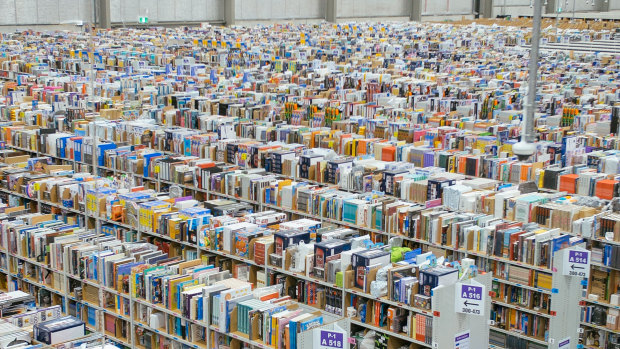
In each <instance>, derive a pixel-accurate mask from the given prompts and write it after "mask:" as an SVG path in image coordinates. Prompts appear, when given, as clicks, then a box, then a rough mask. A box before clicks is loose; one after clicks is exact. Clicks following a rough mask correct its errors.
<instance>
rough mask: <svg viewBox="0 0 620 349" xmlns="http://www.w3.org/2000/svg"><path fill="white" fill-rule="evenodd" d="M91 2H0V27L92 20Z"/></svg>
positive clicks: (39, 0)
mask: <svg viewBox="0 0 620 349" xmlns="http://www.w3.org/2000/svg"><path fill="white" fill-rule="evenodd" d="M91 4H92V0H0V25H27V26H35V25H48V24H62V23H63V22H65V23H66V22H68V21H76V20H82V21H89V20H91V19H92V13H93V10H92V8H91Z"/></svg>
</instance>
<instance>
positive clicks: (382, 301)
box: [346, 289, 433, 316]
mask: <svg viewBox="0 0 620 349" xmlns="http://www.w3.org/2000/svg"><path fill="white" fill-rule="evenodd" d="M346 292H348V293H351V294H355V295H358V296H360V297H364V298H367V299H372V300H375V301H379V302H381V303H385V304H390V305H393V306H395V307H398V308H403V309H406V310H409V311H412V312H415V313H419V314H424V315H427V316H433V312H432V311H431V310H425V309H420V308H416V307H413V306H410V305H407V304H404V303H400V302H396V301H392V300H389V299H387V298H384V297H379V298H377V297H373V296H372V295H370V294H368V293H364V292H360V291H358V290H354V289H347V290H346Z"/></svg>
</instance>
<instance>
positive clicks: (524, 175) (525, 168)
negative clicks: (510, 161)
mask: <svg viewBox="0 0 620 349" xmlns="http://www.w3.org/2000/svg"><path fill="white" fill-rule="evenodd" d="M531 168H532V164H521V173H520V176H519V178H520V179H521V181H522V182H525V181H527V180H528V177H529V176H528V175H529V173H530V169H531Z"/></svg>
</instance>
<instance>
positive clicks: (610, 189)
mask: <svg viewBox="0 0 620 349" xmlns="http://www.w3.org/2000/svg"><path fill="white" fill-rule="evenodd" d="M617 183H618V181H616V180H613V179H601V180H600V181H598V182H596V192H595V193H596V196H598V197H599V198H601V199H604V200H611V199H612V198H613V197H614V187H615V186H616V184H617Z"/></svg>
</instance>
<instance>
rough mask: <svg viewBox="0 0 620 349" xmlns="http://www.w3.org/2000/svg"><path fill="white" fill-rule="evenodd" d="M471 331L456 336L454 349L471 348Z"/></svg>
mask: <svg viewBox="0 0 620 349" xmlns="http://www.w3.org/2000/svg"><path fill="white" fill-rule="evenodd" d="M469 338H470V335H469V331H465V332H461V333H457V334H456V335H455V336H454V349H469Z"/></svg>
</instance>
